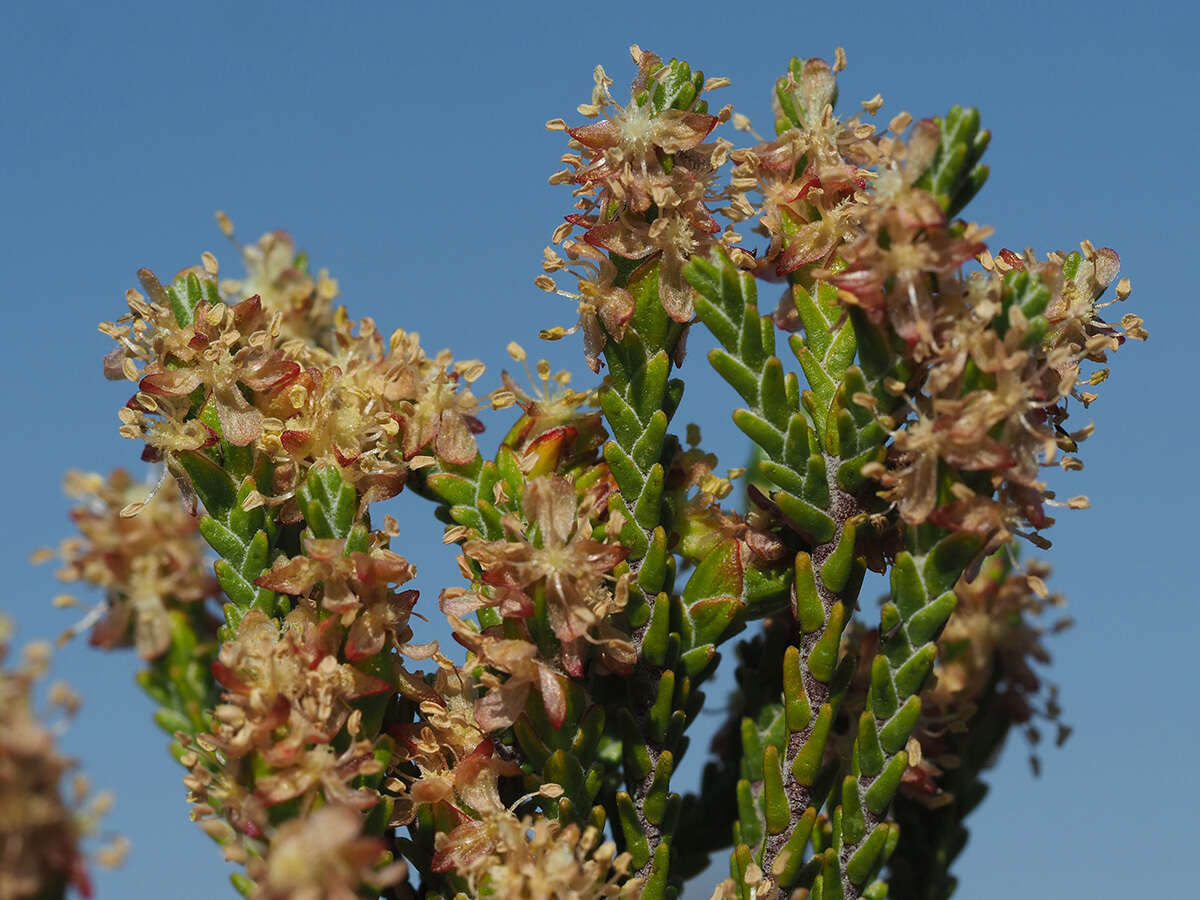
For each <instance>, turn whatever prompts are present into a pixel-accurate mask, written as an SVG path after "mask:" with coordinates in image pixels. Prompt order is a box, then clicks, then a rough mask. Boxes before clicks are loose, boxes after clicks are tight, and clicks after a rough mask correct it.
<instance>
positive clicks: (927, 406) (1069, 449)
mask: <svg viewBox="0 0 1200 900" xmlns="http://www.w3.org/2000/svg"><path fill="white" fill-rule="evenodd" d="M981 260H982V262H983V265H984V271H982V272H975V273H972V274H971V275H970V276H967V277H962V276H958V275H955V274H953V273H947V272H942V273H940V274H938V275H937V277H931V276H932V275H933V274H934V273H931V272H926V273H925V275H923V276H922V280H923V281H924V282H925V283H926V284H930V283H936V284H937V285H938V291H937V294H936V295H928V296H926V297H925V300H928V301H929V303H928V304H926V303H925V300H923V301H922V302H921V303H918V304H917V305H916V307H915V308H916V309H918V310H921V309H925V308H926V307H927V311H928V314H927V315H926V314H924V313H921V314H919V315H916V316H915V317H914V318H913V319H911V320H910V319H908V318H907V315H908V314H907V313H905V314H904V315H903V316H901V317H900V318H901V320H903V321H904V322H910V321H918V322H919V324H917V325H914V326H913V331H912V333H913V334H919V335H923V337H920V338H919V339H918V340H917V341H916V342H915V343H913V344H912V345H911V349H910V352H911V357H910V358H911V360H912V362H913V374H912V376H911V377H910V378H909V379H907V381H906V382H904V383H898V382H892V383H890V384H889V387H890V388H891V389H892V390H895V391H896V392H897V394H898V395H899V396H901V397H902V398H903V400H904V403H905V404H906V405H907V407H908V409H907V411H905V410H903V409H901V410H900V411H899V417H901V418H903V419H904V421H903V423H902V425H901V426H900V427H898V428H897V429H896V430H895V431H894V432H893V437H894V440H893V444H892V448H891V454H890V459H889V466H888V467H887V469H886V470H885V471H880V472H878V473H877V474H879V475H880V478H881V481H882V482H883V484H884V485H885V487H886V488H887V490H888V492H887V497H888V498H889V499H891V500H893V501H894V502H895V503H896V505H897V507H898V509H899V511H900V515H901V516H902V517H903V519H904V520H905V521H906V522H908V523H910V524H916V523H919V522H923V521H932V522H934V523H935V524H938V525H940V526H942V527H944V528H951V529H954V530H960V531H969V532H972V533H977V534H981V535H987V536H988V537H989V538H990V539H991V540H992V541H993V545H994V546H995V545H998V544H1000V543H1003V542H1005V541H1007V540H1008V539H1009V537H1010V536H1011V535H1012V534H1021V533H1023V530H1025V529H1028V528H1033V529H1035V530H1040V529H1044V528H1046V527H1048V526H1049V525H1051V524H1053V521H1054V520H1053V518H1051V517H1050V516H1048V515H1047V514H1046V512H1045V505H1044V504H1045V503H1047V502H1051V503H1054V502H1055V501H1054V496H1055V495H1054V493H1053V492H1052V491H1051V490H1049V488H1048V487H1047V485H1046V484H1045V482H1043V481H1042V480H1041V478H1040V474H1041V469H1042V468H1043V467H1046V466H1051V465H1059V466H1061V467H1062V468H1063V469H1066V470H1071V469H1079V468H1082V463H1081V462H1080V460H1079V459H1078V458H1077V457H1076V456H1074V455H1071V454H1073V453H1074V451H1075V450H1076V449H1077V446H1078V443H1079V442H1080V441H1082V440H1083V439H1085V438H1086V437H1087V436H1088V435H1089V434H1090V432H1091V428H1090V426H1088V427H1085V428H1082V429H1077V430H1075V431H1070V430H1068V428H1067V427H1066V420H1067V417H1068V414H1069V401H1070V400H1071V399H1075V400H1077V401H1079V402H1081V403H1082V404H1083V405H1084V406H1086V405H1088V404H1089V403H1090V402H1091V401H1092V400H1094V399H1095V394H1093V393H1090V392H1087V391H1085V390H1083V389H1082V388H1083V387H1084V386H1086V385H1095V384H1099V383H1100V382H1101V381H1103V380H1104V378H1105V377H1106V376H1107V374H1108V371H1107V369H1099V370H1097V371H1096V372H1094V373H1092V374H1090V375H1088V376H1086V377H1085V376H1084V375H1083V373H1082V372H1081V369H1082V367H1083V365H1084V364H1086V363H1089V362H1092V363H1103V362H1105V360H1106V357H1107V354H1108V353H1110V352H1112V351H1114V350H1116V349H1117V348H1118V347H1119V346H1120V345H1121V344H1122V343H1123V342H1124V340H1125V339H1126V338H1127V337H1129V338H1135V339H1142V338H1144V337H1145V331H1144V330H1143V329H1142V327H1141V320H1140V319H1138V318H1137V317H1136V316H1131V317H1126V318H1125V319H1124V320H1123V322H1122V324H1121V325H1120V326H1113V325H1110V324H1108V323H1106V322H1105V321H1104V320H1103V319H1102V318H1100V315H1099V313H1098V309H1099V308H1100V307H1101V306H1104V305H1106V304H1103V303H1100V302H1099V301H1100V298H1101V296H1102V295H1103V293H1104V291H1105V288H1106V287H1107V286H1108V285H1109V284H1110V283H1112V282H1113V281H1114V280H1115V278H1116V271H1117V265H1118V259H1117V255H1116V253H1115V252H1113V251H1112V250H1107V249H1106V250H1095V249H1094V248H1093V247H1092V245H1091V244H1089V243H1088V242H1086V241H1085V242H1084V243H1083V245H1082V252H1081V253H1072V254H1056V253H1055V254H1050V255H1049V257H1048V258H1047V259H1046V260H1043V261H1040V262H1039V261H1038V260H1037V259H1036V258H1035V257H1034V256H1033V254H1032V252H1030V253H1027V254H1026V255H1025V256H1024V257H1019V256H1017V255H1016V254H1014V253H1011V252H1009V251H1004V252H1003V253H1001V254H1000V256H999V257H997V258H995V259H993V258H992V257H990V255H988V254H987V253H986V251H981ZM1128 295H1129V284H1128V280H1123V281H1122V282H1121V283H1120V284H1119V285H1118V286H1117V289H1116V299H1117V300H1124V299H1125V298H1126V297H1127V296H1128ZM910 311H911V309H910ZM894 322H895V320H893V323H894ZM904 327H908V326H904ZM897 333H900V332H899V328H897ZM906 413H907V415H906ZM1060 450H1062V451H1065V452H1066V455H1064V456H1062V457H1061V458H1060V457H1059V455H1058V454H1059V451H1060ZM947 472H954V473H958V475H957V476H956V477H953V478H951V479H950V480H949V481H948V482H947V480H946V477H945V476H946V473H947ZM947 490H948V493H947ZM1056 505H1061V504H1056ZM1066 505H1069V506H1071V507H1082V506H1086V505H1087V500H1086V498H1083V497H1077V498H1072V499H1071V500H1070V501H1069V502H1068V503H1067V504H1066ZM1034 539H1035V541H1036V542H1037V543H1039V544H1040V545H1043V546H1045V545H1046V542H1045V540H1044V539H1042V538H1039V537H1037V536H1034Z"/></svg>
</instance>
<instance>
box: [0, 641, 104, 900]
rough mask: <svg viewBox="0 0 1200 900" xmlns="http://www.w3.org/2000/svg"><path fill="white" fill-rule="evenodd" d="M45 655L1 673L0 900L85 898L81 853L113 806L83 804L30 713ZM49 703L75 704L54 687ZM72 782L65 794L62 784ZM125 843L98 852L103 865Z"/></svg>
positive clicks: (50, 730) (28, 653) (70, 766)
mask: <svg viewBox="0 0 1200 900" xmlns="http://www.w3.org/2000/svg"><path fill="white" fill-rule="evenodd" d="M11 631H12V625H11V623H10V622H9V621H8V620H7V619H5V618H2V617H0V664H2V663H5V662H6V657H7V656H8V649H9V638H10V636H11ZM49 662H50V648H49V647H48V646H47V645H45V644H40V643H38V644H30V645H28V646H27V647H26V648H25V652H24V657H23V659H22V661H21V662H20V663H19V664H18V665H17V666H16V667H14V668H6V669H0V900H33V898H36V897H47V896H54V895H56V894H58V895H61V893H62V892H63V891H64V890H65V888H66V886H67V885H68V884H69V885H70V886H72V887H74V888H75V889H76V890H77V891H79V892H80V893H81V894H82V895H83V896H85V897H88V896H90V895H91V882H90V880H89V878H88V872H87V860H86V857H85V854H84V851H83V848H82V842H83V839H84V838H85V837H87V836H88V835H89V834H90V833H92V832H93V831H94V830H95V829H96V827H97V825H98V823H99V820H100V818H101V817H102V816H103V815H104V813H105V812H106V811H107V810H108V808H109V807H110V806H111V804H112V798H111V797H110V796H109V795H107V794H97V795H95V796H93V797H90V798H89V790H88V784H87V779H85V778H84V777H83V776H82V775H80V774H78V773H76V774H74V775H73V776H72V775H71V773H72V772H73V771H74V770H75V769H76V768H77V764H76V763H75V762H74V761H73V760H71V759H68V758H66V757H64V756H63V755H62V754H61V753H60V752H59V751H58V748H57V747H56V746H55V745H56V743H57V738H56V731H58V730H59V729H56V728H54V727H48V726H47V725H46V724H44V722H43V721H42V719H43V717H42V716H41V715H39V712H38V710H37V708H36V706H35V699H34V696H33V695H34V689H35V686H36V684H37V682H38V681H40V680H41V679H42V678H44V677H45V675H46V670H47V668H48V666H49ZM48 696H49V703H50V705H51V706H52V707H54V708H55V709H57V710H58V711H59V712H61V713H62V714H64V715H66V716H71V715H74V713H75V711H76V710H77V709H78V708H79V697H78V696H77V695H76V694H75V692H74V691H72V690H71V688H69V687H68V686H67V685H65V684H63V683H62V682H57V683H55V684H53V685H51V687H50V690H49V695H48ZM68 776H71V778H72V783H71V785H70V788H69V793H68V794H66V795H65V796H64V790H65V786H64V785H63V783H62V782H63V781H64V780H65V779H66V778H67V777H68ZM125 849H126V848H125V841H124V840H123V839H121V838H117V839H115V840H113V841H112V842H110V844H109V845H108V846H106V847H104V848H103V849H102V850H100V851H99V852H97V854H96V860H97V861H98V862H100V863H101V864H102V865H107V866H112V865H117V864H119V863H120V861H121V859H122V858H123V856H124V853H125Z"/></svg>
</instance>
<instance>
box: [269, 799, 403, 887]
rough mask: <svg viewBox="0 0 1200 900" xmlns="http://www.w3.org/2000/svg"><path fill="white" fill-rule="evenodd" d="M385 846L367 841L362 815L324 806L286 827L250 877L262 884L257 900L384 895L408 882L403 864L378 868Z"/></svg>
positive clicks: (378, 839) (371, 839)
mask: <svg viewBox="0 0 1200 900" xmlns="http://www.w3.org/2000/svg"><path fill="white" fill-rule="evenodd" d="M384 849H385V848H384V842H383V840H382V839H380V838H377V837H364V836H363V834H362V828H361V823H360V821H359V817H358V814H357V813H356V812H355V811H354V810H353V809H350V808H348V807H345V806H336V805H334V806H323V807H321V808H320V809H318V810H316V811H315V812H313V813H312V814H311V815H309V816H308V817H306V818H299V819H292V820H290V821H288V822H285V823H284V824H283V825H280V826H279V828H278V829H277V830H276V831H275V833H274V835H272V837H271V845H270V849H269V850H268V852H267V855H266V857H265V858H264V859H252V860H250V862H249V865H248V871H249V873H250V875H251V876H252V877H253V878H254V880H255V883H256V888H255V890H254V891H253V892H252V893H251V895H250V896H251V897H252V898H253V900H356V898H358V897H360V896H362V895H361V893H360V891H361V889H362V887H363V885H370V886H371V887H372V888H374V889H375V890H377V891H379V890H382V889H384V888H386V887H389V886H391V885H394V884H398V883H400V882H402V881H404V880H405V878H406V876H407V874H408V866H407V865H406V864H405V863H404V862H403V861H397V862H392V863H388V864H386V865H384V866H383V867H382V868H380V867H379V866H378V862H379V859H380V857H381V856H382V855H383V853H384Z"/></svg>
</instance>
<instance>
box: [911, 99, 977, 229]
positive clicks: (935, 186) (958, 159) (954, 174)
mask: <svg viewBox="0 0 1200 900" xmlns="http://www.w3.org/2000/svg"><path fill="white" fill-rule="evenodd" d="M934 121H936V122H937V124H938V128H939V138H938V149H937V155H936V156H935V157H934V160H933V164H932V165H931V166H930V167H929V168H928V169H927V170H926V171H925V174H924V175H922V176H921V178H920V179H919V180H918V181H917V187H920V188H924V189H925V190H927V191H929V192H930V193H931V194H933V195H934V196H935V197H936V198H937V200H938V203H940V204H941V206H942V209H944V210H945V211H946V215H947V216H951V217H953V216H956V215H958V214H959V213H960V212H962V210H963V207H965V206H966V205H967V204H968V203H970V202H971V199H972V198H973V197H974V196H975V195H976V194H977V193H979V189H980V188H982V187H983V185H984V182H986V181H987V177H988V167H987V166H985V165H983V164H982V163H980V162H979V160H980V158H981V157H982V156H983V151H984V150H986V149H987V146H988V144H989V143H990V142H991V139H992V134H991V132H990V131H980V130H979V111H978V110H976V109H970V108H967V109H963V108H962V107H961V106H952V107H950V111H949V112H948V113H946V116H945V118H939V119H935V120H934Z"/></svg>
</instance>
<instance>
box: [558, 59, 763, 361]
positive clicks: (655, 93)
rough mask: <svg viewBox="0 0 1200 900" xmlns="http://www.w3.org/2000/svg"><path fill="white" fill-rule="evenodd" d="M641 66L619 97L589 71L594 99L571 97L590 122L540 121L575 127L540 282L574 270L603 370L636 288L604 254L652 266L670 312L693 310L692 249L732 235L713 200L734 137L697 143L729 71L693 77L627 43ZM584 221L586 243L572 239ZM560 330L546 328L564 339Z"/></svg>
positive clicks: (717, 118) (711, 124) (589, 337)
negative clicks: (622, 100) (627, 95)
mask: <svg viewBox="0 0 1200 900" xmlns="http://www.w3.org/2000/svg"><path fill="white" fill-rule="evenodd" d="M630 52H631V54H632V56H633V61H634V63H635V65H637V67H638V73H637V76H636V77H635V78H634V81H633V88H632V97H631V99H630V101H629V103H628V104H627V105H626V106H621V105H620V104H619V103H617V102H616V101H615V100H614V99H613V97H612V94H611V93H610V92H609V88H610V87H611V86H612V79H610V78H609V77H608V75H607V74H606V73H605V71H604V69H603V68H602V67H599V66H597V67H596V71H595V88H594V89H593V91H592V102H591V103H590V104H585V105H582V106H580V107H579V112H580V114H581V115H584V116H586V117H588V118H592V119H597V120H598V121H595V122H592V123H591V124H588V125H582V126H579V127H576V128H569V127H567V125H566V123H565V122H563V120H561V119H554V120H552V121H550V122H549V123H547V127H548V128H549V129H551V130H552V131H565V132H567V134H568V135H570V137H571V150H572V152H570V153H568V154H566V155H564V156H563V158H562V161H563V163H565V164H566V168H565V169H563V170H561V171H559V172H557V173H555V174H554V175H553V176H552V177H551V178H550V183H551V184H574V185H575V186H576V187H575V191H574V196H575V197H576V203H575V207H576V209H577V210H578V212H575V213H572V214H571V215H569V216H567V217H566V222H565V223H564V224H563V225H561V226H559V228H558V229H557V230H556V231H555V232H554V243H555V244H561V245H562V250H563V253H564V254H565V256H562V255H560V254H559V253H558V252H557V251H555V250H553V249H551V248H547V249H546V252H545V259H544V261H543V269H544V270H545V273H546V274H544V275H542V276H541V277H540V278H539V279H538V280H537V283H538V286H539V287H541V288H542V289H543V290H547V291H553V290H556V289H557V285H556V283H555V281H554V279H553V278H552V277H551V276H552V275H553V274H554V273H556V272H561V271H564V270H571V271H573V272H574V274H575V275H576V277H577V279H578V293H573V294H567V296H569V297H572V298H573V299H576V300H578V301H579V313H580V319H579V326H578V327H581V328H582V329H583V332H584V339H585V348H586V352H587V359H588V364H589V365H590V366H591V368H592V370H593V371H599V365H600V364H599V354H600V351H601V349H603V347H604V344H605V343H606V341H607V340H608V339H609V338H612V339H613V340H617V341H619V340H621V339H622V338H623V337H624V335H625V329H626V327H627V326H628V324H629V320H630V318H631V317H632V316H633V307H634V304H633V298H632V296H631V295H630V293H629V291H628V290H627V289H626V287H625V285H624V283H623V282H624V281H625V279H622V278H620V277H619V273H618V270H617V267H616V265H615V264H614V263H613V262H612V260H611V259H610V257H609V254H612V256H613V257H619V258H620V259H622V260H633V261H637V262H641V263H642V265H644V266H650V265H657V285H658V295H659V298H660V300H661V302H662V305H663V308H664V309H665V310H666V311H667V313H668V314H670V316H671V318H672V319H674V320H675V321H677V322H688V321H690V320H691V318H692V289H691V287H690V286H689V285H688V283H687V280H686V279H685V278H684V277H683V267H684V264H685V263H687V261H688V259H689V258H690V257H692V256H693V255H696V254H706V253H707V252H708V251H709V249H710V248H712V247H714V246H726V247H731V246H733V245H735V244H736V243H737V241H738V240H739V238H738V236H737V234H736V233H734V232H733V231H731V230H726V231H724V232H722V230H721V226H720V225H719V224H718V223H717V221H716V219H714V218H713V214H712V209H713V206H714V204H716V203H719V202H722V201H727V200H729V199H730V198H731V196H732V194H731V193H730V191H729V189H728V188H727V187H721V186H719V185H718V183H717V175H718V172H719V170H720V169H721V167H722V166H723V165H724V164H725V163H726V161H727V160H728V158H729V152H730V150H731V149H732V146H733V145H732V144H730V143H729V142H728V141H726V140H724V139H718V140H717V141H715V142H712V143H705V140H706V138H707V137H708V136H709V134H710V133H711V132H712V130H713V129H714V128H715V127H716V126H717V125H718V124H719V123H721V122H725V121H728V119H729V116H730V114H731V109H730V108H729V107H725V108H724V109H722V110H720V111H719V112H718V113H715V114H714V113H710V112H708V106H707V103H706V101H704V100H702V99H701V94H702V93H703V92H704V91H708V90H714V89H716V88H719V87H723V86H724V85H726V84H728V79H724V78H714V79H709V80H708V81H705V80H704V79H703V76H702V75H700V74H699V73H697V75H696V76H695V77H694V78H693V76H692V74H691V71H690V69H688V67H687V64H686V63H680V62H678V61H675V60H672V61H671V62H670V63H668V64H666V65H664V64H663V62H662V60H660V59H659V58H658V57H657V56H656V55H654V54H653V53H648V52H645V51H643V50H641V48H639V47H637V46H634V47H633V48H631V51H630ZM575 228H581V229H583V240H582V242H581V241H579V240H576V239H574V238H571V237H570V235H571V234H572V232H573V231H574V229H575ZM565 333H567V332H563V331H561V329H559V330H555V331H551V332H547V335H548V336H551V337H561V336H562V335H563V334H565Z"/></svg>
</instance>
